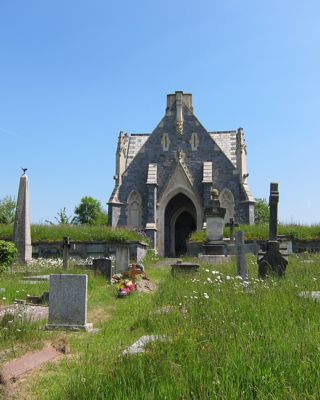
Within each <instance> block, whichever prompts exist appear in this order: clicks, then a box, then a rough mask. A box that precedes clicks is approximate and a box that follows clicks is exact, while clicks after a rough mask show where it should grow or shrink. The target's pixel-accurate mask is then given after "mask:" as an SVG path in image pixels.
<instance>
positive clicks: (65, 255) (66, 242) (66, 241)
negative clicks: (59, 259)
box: [62, 236, 70, 269]
mask: <svg viewBox="0 0 320 400" xmlns="http://www.w3.org/2000/svg"><path fill="white" fill-rule="evenodd" d="M62 247H63V269H68V268H69V249H70V238H69V236H64V238H63V244H62Z"/></svg>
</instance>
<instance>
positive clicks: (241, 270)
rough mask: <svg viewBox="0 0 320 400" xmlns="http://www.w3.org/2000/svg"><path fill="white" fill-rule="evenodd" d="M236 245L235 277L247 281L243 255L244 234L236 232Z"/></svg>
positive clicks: (244, 255) (245, 262)
mask: <svg viewBox="0 0 320 400" xmlns="http://www.w3.org/2000/svg"><path fill="white" fill-rule="evenodd" d="M236 245H237V275H238V276H240V277H241V278H242V279H243V280H247V279H248V275H247V261H246V254H245V244H244V234H243V232H242V231H238V232H237V235H236Z"/></svg>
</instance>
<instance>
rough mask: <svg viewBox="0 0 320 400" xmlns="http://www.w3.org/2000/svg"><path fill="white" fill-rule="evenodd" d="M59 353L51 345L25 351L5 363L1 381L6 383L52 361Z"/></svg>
mask: <svg viewBox="0 0 320 400" xmlns="http://www.w3.org/2000/svg"><path fill="white" fill-rule="evenodd" d="M60 355H61V353H60V352H59V351H57V350H56V349H55V348H53V347H52V346H47V347H45V348H43V349H42V350H40V351H36V352H33V353H27V354H26V355H25V356H23V357H21V358H19V359H17V360H13V361H10V362H9V363H7V364H5V365H4V366H3V368H2V371H1V374H0V376H1V381H2V382H4V383H6V382H9V381H15V380H16V379H18V378H19V377H20V376H21V375H23V374H25V373H26V372H28V371H30V370H32V369H34V368H36V367H39V366H40V365H42V364H44V363H47V362H48V361H52V360H54V359H55V358H57V357H58V356H60Z"/></svg>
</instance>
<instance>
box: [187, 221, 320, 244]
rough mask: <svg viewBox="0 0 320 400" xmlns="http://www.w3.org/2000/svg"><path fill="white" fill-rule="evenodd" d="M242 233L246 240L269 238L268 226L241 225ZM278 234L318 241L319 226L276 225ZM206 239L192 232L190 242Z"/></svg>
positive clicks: (227, 230) (225, 235) (319, 237)
mask: <svg viewBox="0 0 320 400" xmlns="http://www.w3.org/2000/svg"><path fill="white" fill-rule="evenodd" d="M236 229H241V230H242V231H243V232H244V235H245V238H246V239H247V240H267V239H268V236H269V225H268V224H263V225H241V226H240V227H239V228H236ZM278 234H279V235H285V236H287V237H288V238H290V239H298V240H316V239H318V240H319V239H320V225H281V224H280V225H278ZM229 235H230V229H229V228H226V229H225V231H224V237H229ZM206 239H207V233H206V231H205V230H201V231H197V232H193V233H192V234H191V236H190V241H192V242H197V243H202V242H204V241H205V240H206Z"/></svg>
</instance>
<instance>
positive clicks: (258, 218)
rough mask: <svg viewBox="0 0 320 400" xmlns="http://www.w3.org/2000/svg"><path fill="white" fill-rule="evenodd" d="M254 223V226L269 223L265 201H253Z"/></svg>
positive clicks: (268, 213) (268, 211)
mask: <svg viewBox="0 0 320 400" xmlns="http://www.w3.org/2000/svg"><path fill="white" fill-rule="evenodd" d="M255 202H256V203H255V205H254V222H255V223H256V224H267V223H268V222H269V215H270V210H269V206H268V203H267V200H266V199H255Z"/></svg>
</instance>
